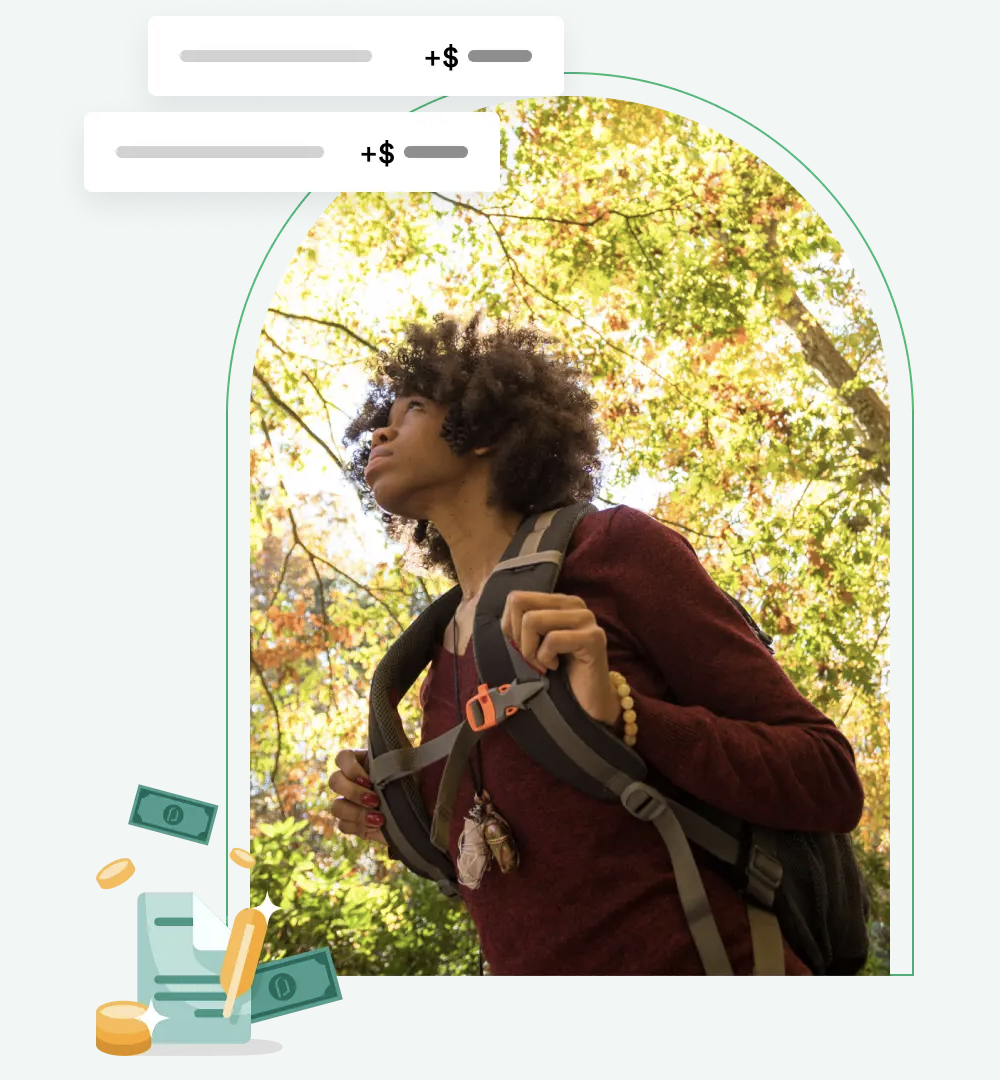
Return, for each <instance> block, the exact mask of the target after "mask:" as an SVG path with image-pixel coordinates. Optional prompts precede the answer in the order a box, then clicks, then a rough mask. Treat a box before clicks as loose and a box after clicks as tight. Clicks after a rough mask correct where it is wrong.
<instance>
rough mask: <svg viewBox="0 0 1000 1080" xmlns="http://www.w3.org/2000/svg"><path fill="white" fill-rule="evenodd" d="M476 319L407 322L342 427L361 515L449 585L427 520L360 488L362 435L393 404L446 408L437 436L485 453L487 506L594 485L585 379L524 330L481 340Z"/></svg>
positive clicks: (450, 568)
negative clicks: (375, 517) (399, 512)
mask: <svg viewBox="0 0 1000 1080" xmlns="http://www.w3.org/2000/svg"><path fill="white" fill-rule="evenodd" d="M481 321H482V313H481V312H480V313H477V314H476V315H474V316H473V318H472V319H471V320H470V321H469V323H468V325H467V326H466V327H465V328H464V329H463V328H461V327H460V326H459V325H458V323H457V322H456V321H455V320H454V319H451V318H446V317H445V316H443V315H436V316H435V317H434V321H433V325H431V326H426V325H421V324H419V323H410V324H409V325H408V326H407V327H406V332H405V341H404V342H403V343H402V344H400V345H396V346H393V347H391V348H390V349H388V350H381V351H380V354H379V357H380V358H379V360H378V361H377V362H376V367H375V371H374V373H373V377H372V379H371V381H370V390H369V393H368V396H367V398H366V400H365V402H364V404H363V405H362V406H361V408H360V410H359V411H358V413H357V415H356V416H355V417H354V419H353V420H351V422H350V423H349V424H348V426H347V429H346V431H345V435H344V440H343V443H344V446H345V447H351V446H354V447H355V449H354V451H353V455H352V456H351V458H350V459H349V461H348V462H347V463H346V465H345V473H346V475H347V477H348V479H349V480H350V481H351V482H352V483H353V484H354V485H355V487H356V488H357V489H358V491H359V493H360V495H361V502H362V506H363V507H364V509H365V510H366V511H367V512H373V511H375V512H378V513H381V516H382V521H383V524H384V525H385V528H386V532H387V534H388V535H389V537H390V538H391V539H392V540H394V541H398V542H403V543H404V544H406V545H407V546H408V548H410V550H411V551H412V550H414V549H415V550H416V559H415V561H416V563H417V564H418V566H420V567H422V568H423V569H425V570H429V571H439V570H440V571H443V572H444V573H445V574H446V575H447V576H448V577H449V578H450V579H451V580H452V581H457V580H458V575H457V574H456V572H455V566H454V563H453V562H452V559H451V554H450V553H449V551H448V545H447V544H446V543H445V540H444V537H442V536H441V534H440V533H439V532H438V531H437V529H435V527H434V525H433V524H432V523H431V522H429V521H426V520H421V521H417V522H416V523H414V522H412V521H409V520H407V519H404V518H399V517H396V516H395V515H393V514H389V513H387V512H385V511H383V510H382V509H381V508H380V507H379V506H378V504H377V503H376V502H375V497H374V495H373V494H372V492H371V489H370V488H369V487H368V485H367V484H366V483H365V479H364V470H365V466H366V465H367V464H368V455H369V454H370V453H371V433H372V432H373V431H374V430H375V429H377V428H380V427H384V426H386V424H388V422H389V410H390V408H391V407H392V403H393V401H394V400H395V399H396V398H397V397H410V396H413V395H418V396H421V397H426V398H429V399H430V400H432V401H434V402H436V403H437V404H439V405H442V406H446V407H447V412H446V415H445V420H444V423H443V425H442V428H441V436H442V438H444V439H445V440H447V442H448V445H449V446H450V447H451V449H452V451H453V452H454V453H455V454H457V455H459V456H461V455H463V454H466V453H468V452H469V451H470V450H472V449H473V447H477V446H491V447H492V448H493V452H492V453H491V454H490V455H489V460H490V463H491V469H490V479H489V490H488V494H487V502H488V504H489V505H490V506H498V507H500V508H501V509H503V510H505V511H516V512H519V513H521V514H522V515H525V516H527V515H529V514H535V513H542V512H544V511H546V510H552V509H555V508H556V507H559V506H565V505H566V504H567V503H571V502H577V501H584V502H589V501H590V500H591V499H592V498H593V497H594V494H595V491H596V490H597V489H598V487H599V486H600V484H601V459H600V454H599V429H598V427H597V423H596V421H595V419H594V411H595V409H596V403H595V402H594V399H593V398H592V397H591V396H590V393H589V392H588V390H587V389H586V387H585V385H584V382H585V379H586V376H585V374H584V373H583V372H581V371H580V370H578V369H576V368H574V367H573V365H572V363H571V362H570V361H569V360H568V359H566V358H565V357H563V356H560V355H553V354H547V353H546V351H545V347H546V346H547V345H550V344H551V339H549V338H547V337H546V336H545V335H543V334H542V333H541V332H539V331H538V330H537V329H536V328H535V327H533V326H521V327H512V326H511V325H510V323H509V322H500V323H498V324H497V328H496V329H495V330H494V331H493V332H492V333H482V332H481V331H480V328H479V324H480V322H481Z"/></svg>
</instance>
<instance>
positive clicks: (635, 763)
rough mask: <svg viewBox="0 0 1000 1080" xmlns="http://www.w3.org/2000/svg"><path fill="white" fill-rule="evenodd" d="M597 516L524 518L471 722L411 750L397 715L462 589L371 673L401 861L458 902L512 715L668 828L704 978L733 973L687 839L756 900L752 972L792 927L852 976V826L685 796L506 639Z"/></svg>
mask: <svg viewBox="0 0 1000 1080" xmlns="http://www.w3.org/2000/svg"><path fill="white" fill-rule="evenodd" d="M595 510H596V508H595V507H594V506H593V505H592V504H590V503H580V502H576V503H571V504H569V505H567V506H563V507H560V508H557V509H554V510H548V511H545V512H542V513H537V514H532V515H529V516H527V517H526V518H525V519H524V521H523V522H522V524H521V526H520V528H519V529H518V531H517V533H516V534H515V536H514V537H513V539H512V540H511V543H510V545H509V546H508V548H507V550H506V551H505V553H504V556H503V558H502V559H501V560H500V562H499V563H498V564H497V566H496V567H495V568H494V570H493V573H492V574H491V575H490V578H489V579H488V581H487V583H486V585H485V586H484V588H483V591H482V594H481V596H480V599H479V602H478V605H477V608H476V614H475V620H474V624H473V637H472V642H473V648H474V653H475V660H476V668H477V671H478V674H479V687H478V691H477V694H476V696H475V697H473V698H470V700H469V701H468V703H467V705H466V720H467V723H462V724H459V725H457V726H456V727H454V728H452V729H451V730H449V731H447V732H445V733H444V734H442V735H439V736H438V737H437V738H434V739H431V740H429V741H428V742H425V743H422V744H421V745H420V746H417V747H414V746H413V745H412V744H411V743H410V741H409V739H408V738H407V736H406V734H405V732H404V730H403V725H402V721H401V720H400V717H399V712H398V705H399V702H400V700H401V699H402V697H403V695H404V694H405V693H406V692H407V691H408V690H409V688H410V687H411V686H412V685H413V683H414V682H415V681H416V679H417V678H418V677H419V675H420V674H421V672H423V670H424V669H425V668H426V667H427V665H428V664H429V663H430V662H431V660H432V658H433V649H434V644H435V642H436V641H438V640H440V639H441V635H442V634H443V633H444V630H445V627H446V626H447V624H448V623H449V621H450V620H451V618H452V616H453V615H454V613H455V611H456V609H457V607H458V604H459V602H460V600H461V587H460V586H458V585H456V586H455V587H454V588H452V589H450V590H449V591H448V592H447V593H445V594H444V595H443V596H441V597H439V598H438V599H437V600H435V601H434V602H433V603H431V604H430V606H429V607H427V608H426V609H425V610H424V611H422V612H421V613H420V615H418V616H417V618H416V619H415V620H414V621H413V622H412V623H411V624H410V626H409V627H408V628H407V629H406V630H405V631H404V632H403V633H402V634H401V635H400V636H399V638H397V639H396V641H395V642H394V643H393V644H392V646H391V647H390V648H389V650H388V651H387V652H386V654H385V656H384V657H383V658H382V660H381V661H380V663H379V664H378V666H377V667H376V670H375V673H374V675H373V677H372V680H371V693H370V699H369V725H368V765H369V768H368V773H369V776H370V778H371V780H372V783H373V785H374V787H375V788H376V790H377V791H378V793H379V796H380V809H381V811H382V812H383V814H384V815H385V823H384V825H383V827H382V832H383V835H384V836H385V838H386V841H387V847H388V852H389V855H390V857H391V858H393V859H398V860H399V861H401V862H402V863H404V864H405V865H406V866H407V867H408V868H409V869H410V870H412V871H413V872H414V873H416V874H419V875H420V876H422V877H425V878H430V879H431V880H434V881H436V882H437V884H438V886H439V888H440V889H441V891H442V892H443V893H445V894H446V895H448V896H458V895H460V894H459V889H458V884H457V880H456V873H455V867H454V864H453V862H452V859H451V856H450V854H449V850H448V841H449V832H450V824H451V818H452V811H453V806H454V801H455V792H456V790H457V787H458V783H459V779H460V777H461V775H462V771H463V769H464V768H465V765H466V762H467V760H468V757H469V754H470V752H471V751H472V749H473V748H474V746H475V745H476V743H477V742H478V740H479V739H480V738H481V737H483V735H484V734H485V733H486V732H487V731H489V729H490V728H492V727H495V726H496V725H497V724H500V723H502V724H503V725H504V727H505V729H506V730H507V731H508V732H509V734H510V735H511V737H512V738H513V739H514V740H515V742H517V743H518V745H519V746H520V747H521V748H522V749H523V750H524V752H525V753H527V754H528V755H529V756H530V757H531V758H533V759H534V760H535V761H536V762H538V763H539V764H540V765H542V766H543V767H544V768H546V769H548V770H549V772H551V773H552V774H553V775H554V776H556V777H558V778H559V779H560V780H563V781H564V782H565V783H568V784H571V785H572V786H573V787H575V788H577V789H578V790H580V791H583V792H585V793H587V794H589V795H591V796H593V797H594V798H597V799H602V800H605V801H616V800H617V801H620V802H621V803H622V805H623V806H624V808H625V809H626V810H627V811H628V812H629V813H630V814H632V815H633V816H634V817H636V818H638V819H639V820H641V821H648V822H650V823H651V825H652V826H653V827H654V828H656V829H657V831H658V832H659V834H660V836H661V838H662V839H663V841H664V844H665V845H666V847H667V852H668V854H669V857H670V859H671V862H672V866H673V871H674V875H675V878H676V881H677V888H678V894H679V897H680V901H681V905H682V907H683V910H684V914H685V917H686V919H687V924H688V928H689V930H690V932H691V935H692V937H693V939H694V943H695V946H696V948H697V951H698V954H699V956H700V958H701V961H702V965H703V967H704V969H705V973H706V974H707V975H731V974H733V972H732V966H731V964H730V962H729V958H728V956H727V955H726V951H725V947H724V946H723V944H722V939H721V937H720V935H719V932H718V927H717V926H716V923H715V919H714V917H713V916H712V913H711V909H710V907H709V904H708V899H707V896H706V894H705V890H704V886H703V884H702V880H701V875H700V873H699V871H698V867H697V864H696V863H695V860H694V855H693V852H692V850H691V845H694V846H696V847H697V848H698V849H699V851H700V853H701V858H702V859H703V860H704V861H705V862H706V863H707V865H709V866H711V867H712V868H713V869H714V870H716V871H717V872H718V873H720V874H721V875H722V876H723V877H724V878H725V879H726V880H727V881H728V882H729V883H730V884H731V885H732V886H733V888H735V889H736V890H737V891H738V892H739V893H740V894H741V895H742V896H743V898H744V900H745V903H746V906H747V917H748V921H749V925H750V932H751V940H752V945H753V956H754V974H755V975H782V974H784V952H783V948H782V940H781V939H782V935H783V936H784V938H785V940H786V941H787V942H788V944H789V946H790V947H791V949H792V951H793V952H794V953H795V954H796V955H797V956H798V957H800V958H801V960H802V961H803V963H805V964H806V965H807V966H808V967H809V969H810V970H811V971H812V972H813V974H815V975H853V974H856V973H857V972H858V971H859V970H860V969H861V968H862V967H863V966H864V963H865V960H866V958H867V955H868V917H869V914H870V905H871V901H870V896H869V891H868V887H867V884H866V882H865V879H864V876H863V875H862V873H861V871H860V868H859V866H858V864H857V861H856V858H855V855H854V851H853V848H852V846H851V840H850V836H849V835H848V834H846V833H845V834H841V833H806V832H792V831H783V830H775V829H765V828H762V827H760V826H757V825H754V824H752V823H749V822H746V821H742V820H740V819H738V818H734V817H731V816H730V815H728V814H724V813H722V812H721V811H719V810H718V809H717V808H715V807H712V806H709V805H707V804H705V803H703V802H701V801H700V800H697V799H695V798H694V797H692V796H691V795H689V794H688V793H686V792H684V791H681V790H680V789H678V788H676V787H675V786H674V785H672V784H671V783H670V782H669V781H667V779H666V778H665V777H663V776H660V775H658V774H656V773H654V772H653V771H652V770H651V769H650V768H649V767H648V766H647V765H646V762H645V761H644V760H643V758H642V757H641V756H640V755H639V754H638V753H637V752H636V751H635V750H634V749H633V748H631V747H629V746H626V744H625V743H624V742H623V741H622V740H621V739H619V738H618V737H617V736H616V735H615V734H614V733H613V732H612V731H611V730H610V728H608V727H607V726H606V725H604V724H599V723H595V722H594V720H593V719H592V718H591V717H590V716H588V715H587V713H585V712H584V711H583V709H582V708H581V707H580V705H579V704H578V703H577V701H576V699H575V697H574V696H573V694H572V691H571V690H570V686H569V680H568V678H567V676H566V673H565V667H564V666H563V665H560V667H559V668H557V669H556V670H555V671H551V672H547V673H545V674H544V675H540V674H539V673H538V672H537V671H536V670H535V669H533V668H531V667H530V666H529V665H528V664H527V662H526V661H525V660H524V659H523V658H522V657H521V655H520V653H519V652H518V651H517V650H516V649H514V648H513V647H512V646H510V645H509V644H508V642H507V640H506V638H505V637H504V635H503V633H502V631H501V629H500V620H501V617H502V614H503V610H504V606H505V603H506V599H507V594H508V593H509V592H510V591H511V590H513V589H521V590H527V591H531V592H553V591H555V585H556V581H557V580H558V577H559V571H560V569H561V567H562V562H563V558H564V557H565V553H566V550H567V547H568V546H569V542H570V538H571V537H572V535H573V531H574V529H575V528H576V525H577V522H579V521H580V519H581V518H582V517H583V516H584V515H586V514H589V513H593V512H595ZM726 595H728V594H726ZM729 599H730V600H731V601H732V602H733V604H734V605H735V606H736V607H737V608H738V609H739V611H740V612H741V614H742V616H743V617H744V618H745V619H746V620H747V622H748V624H749V625H750V626H751V628H752V629H753V631H754V633H755V634H756V635H757V637H758V639H759V640H760V641H761V643H762V644H763V645H764V646H765V647H766V648H767V649H768V650H769V651H770V652H772V653H773V649H772V648H771V638H770V637H769V636H768V635H767V634H765V633H764V632H763V631H762V630H761V629H760V628H759V627H758V626H757V624H756V623H755V622H754V620H753V619H752V618H751V616H750V615H749V614H748V613H747V612H746V611H745V609H744V608H743V607H742V605H740V604H739V602H738V601H736V600H735V599H734V598H733V597H729ZM442 758H446V759H447V760H446V762H445V767H444V772H443V775H442V778H441V784H440V787H439V789H438V795H437V800H436V806H435V810H434V815H433V818H431V819H428V816H427V811H426V809H425V807H424V803H423V800H422V798H421V795H420V790H419V787H418V785H417V783H416V781H415V779H414V776H415V774H416V773H418V772H419V771H420V770H421V769H422V768H424V767H425V766H426V765H428V764H430V763H431V762H434V761H439V760H441V759H442ZM649 781H653V782H649Z"/></svg>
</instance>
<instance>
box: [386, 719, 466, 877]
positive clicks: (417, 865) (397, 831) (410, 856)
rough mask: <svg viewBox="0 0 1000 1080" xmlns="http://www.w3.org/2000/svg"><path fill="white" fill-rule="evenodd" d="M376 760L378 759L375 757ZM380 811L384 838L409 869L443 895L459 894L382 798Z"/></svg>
mask: <svg viewBox="0 0 1000 1080" xmlns="http://www.w3.org/2000/svg"><path fill="white" fill-rule="evenodd" d="M368 760H369V762H371V761H372V744H371V731H370V730H369V737H368ZM376 760H378V759H376ZM382 811H383V813H384V815H385V823H384V824H383V826H382V832H383V834H384V835H385V838H386V840H388V841H389V843H390V844H391V845H392V846H393V847H394V848H395V849H396V851H397V852H398V854H399V857H400V858H402V859H403V860H404V861H405V862H406V865H407V866H408V867H410V869H411V870H414V871H415V872H416V873H419V874H423V875H424V877H428V878H430V879H431V880H432V881H435V882H437V886H438V888H439V889H440V890H441V892H443V893H444V895H445V896H459V895H461V894H460V893H459V891H458V886H457V885H456V884H455V882H454V881H452V880H451V879H450V878H449V877H448V876H447V875H446V874H444V873H443V872H442V870H441V869H440V867H437V866H435V865H434V864H433V863H432V862H429V861H428V860H427V859H425V858H424V857H423V856H422V855H421V854H420V852H419V851H417V849H416V848H415V847H414V846H413V845H412V844H411V843H410V841H409V840H408V839H407V836H406V832H405V830H403V829H401V828H400V827H399V825H398V824H397V822H396V819H395V817H394V816H393V814H392V811H391V809H390V807H389V804H388V801H387V800H383V805H382Z"/></svg>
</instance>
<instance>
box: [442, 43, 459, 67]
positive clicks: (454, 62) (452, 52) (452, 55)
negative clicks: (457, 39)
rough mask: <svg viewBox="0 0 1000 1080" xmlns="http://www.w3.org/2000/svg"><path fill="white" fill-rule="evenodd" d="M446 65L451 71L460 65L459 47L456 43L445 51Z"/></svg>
mask: <svg viewBox="0 0 1000 1080" xmlns="http://www.w3.org/2000/svg"><path fill="white" fill-rule="evenodd" d="M444 66H445V67H446V68H447V69H448V70H449V71H454V69H455V68H456V67H457V66H458V49H456V48H455V46H454V45H449V46H448V48H447V49H445V51H444Z"/></svg>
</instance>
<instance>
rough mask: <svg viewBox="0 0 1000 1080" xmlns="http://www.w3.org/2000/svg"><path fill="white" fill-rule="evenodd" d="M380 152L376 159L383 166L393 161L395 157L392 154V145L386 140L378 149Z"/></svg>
mask: <svg viewBox="0 0 1000 1080" xmlns="http://www.w3.org/2000/svg"><path fill="white" fill-rule="evenodd" d="M379 150H380V151H381V152H380V153H379V156H378V159H379V161H381V162H382V164H383V165H388V164H389V163H390V162H391V161H394V160H395V157H396V155H395V154H394V153H393V152H392V143H391V142H389V140H388V139H386V141H385V142H384V143H382V145H381V146H380V147H379Z"/></svg>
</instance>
